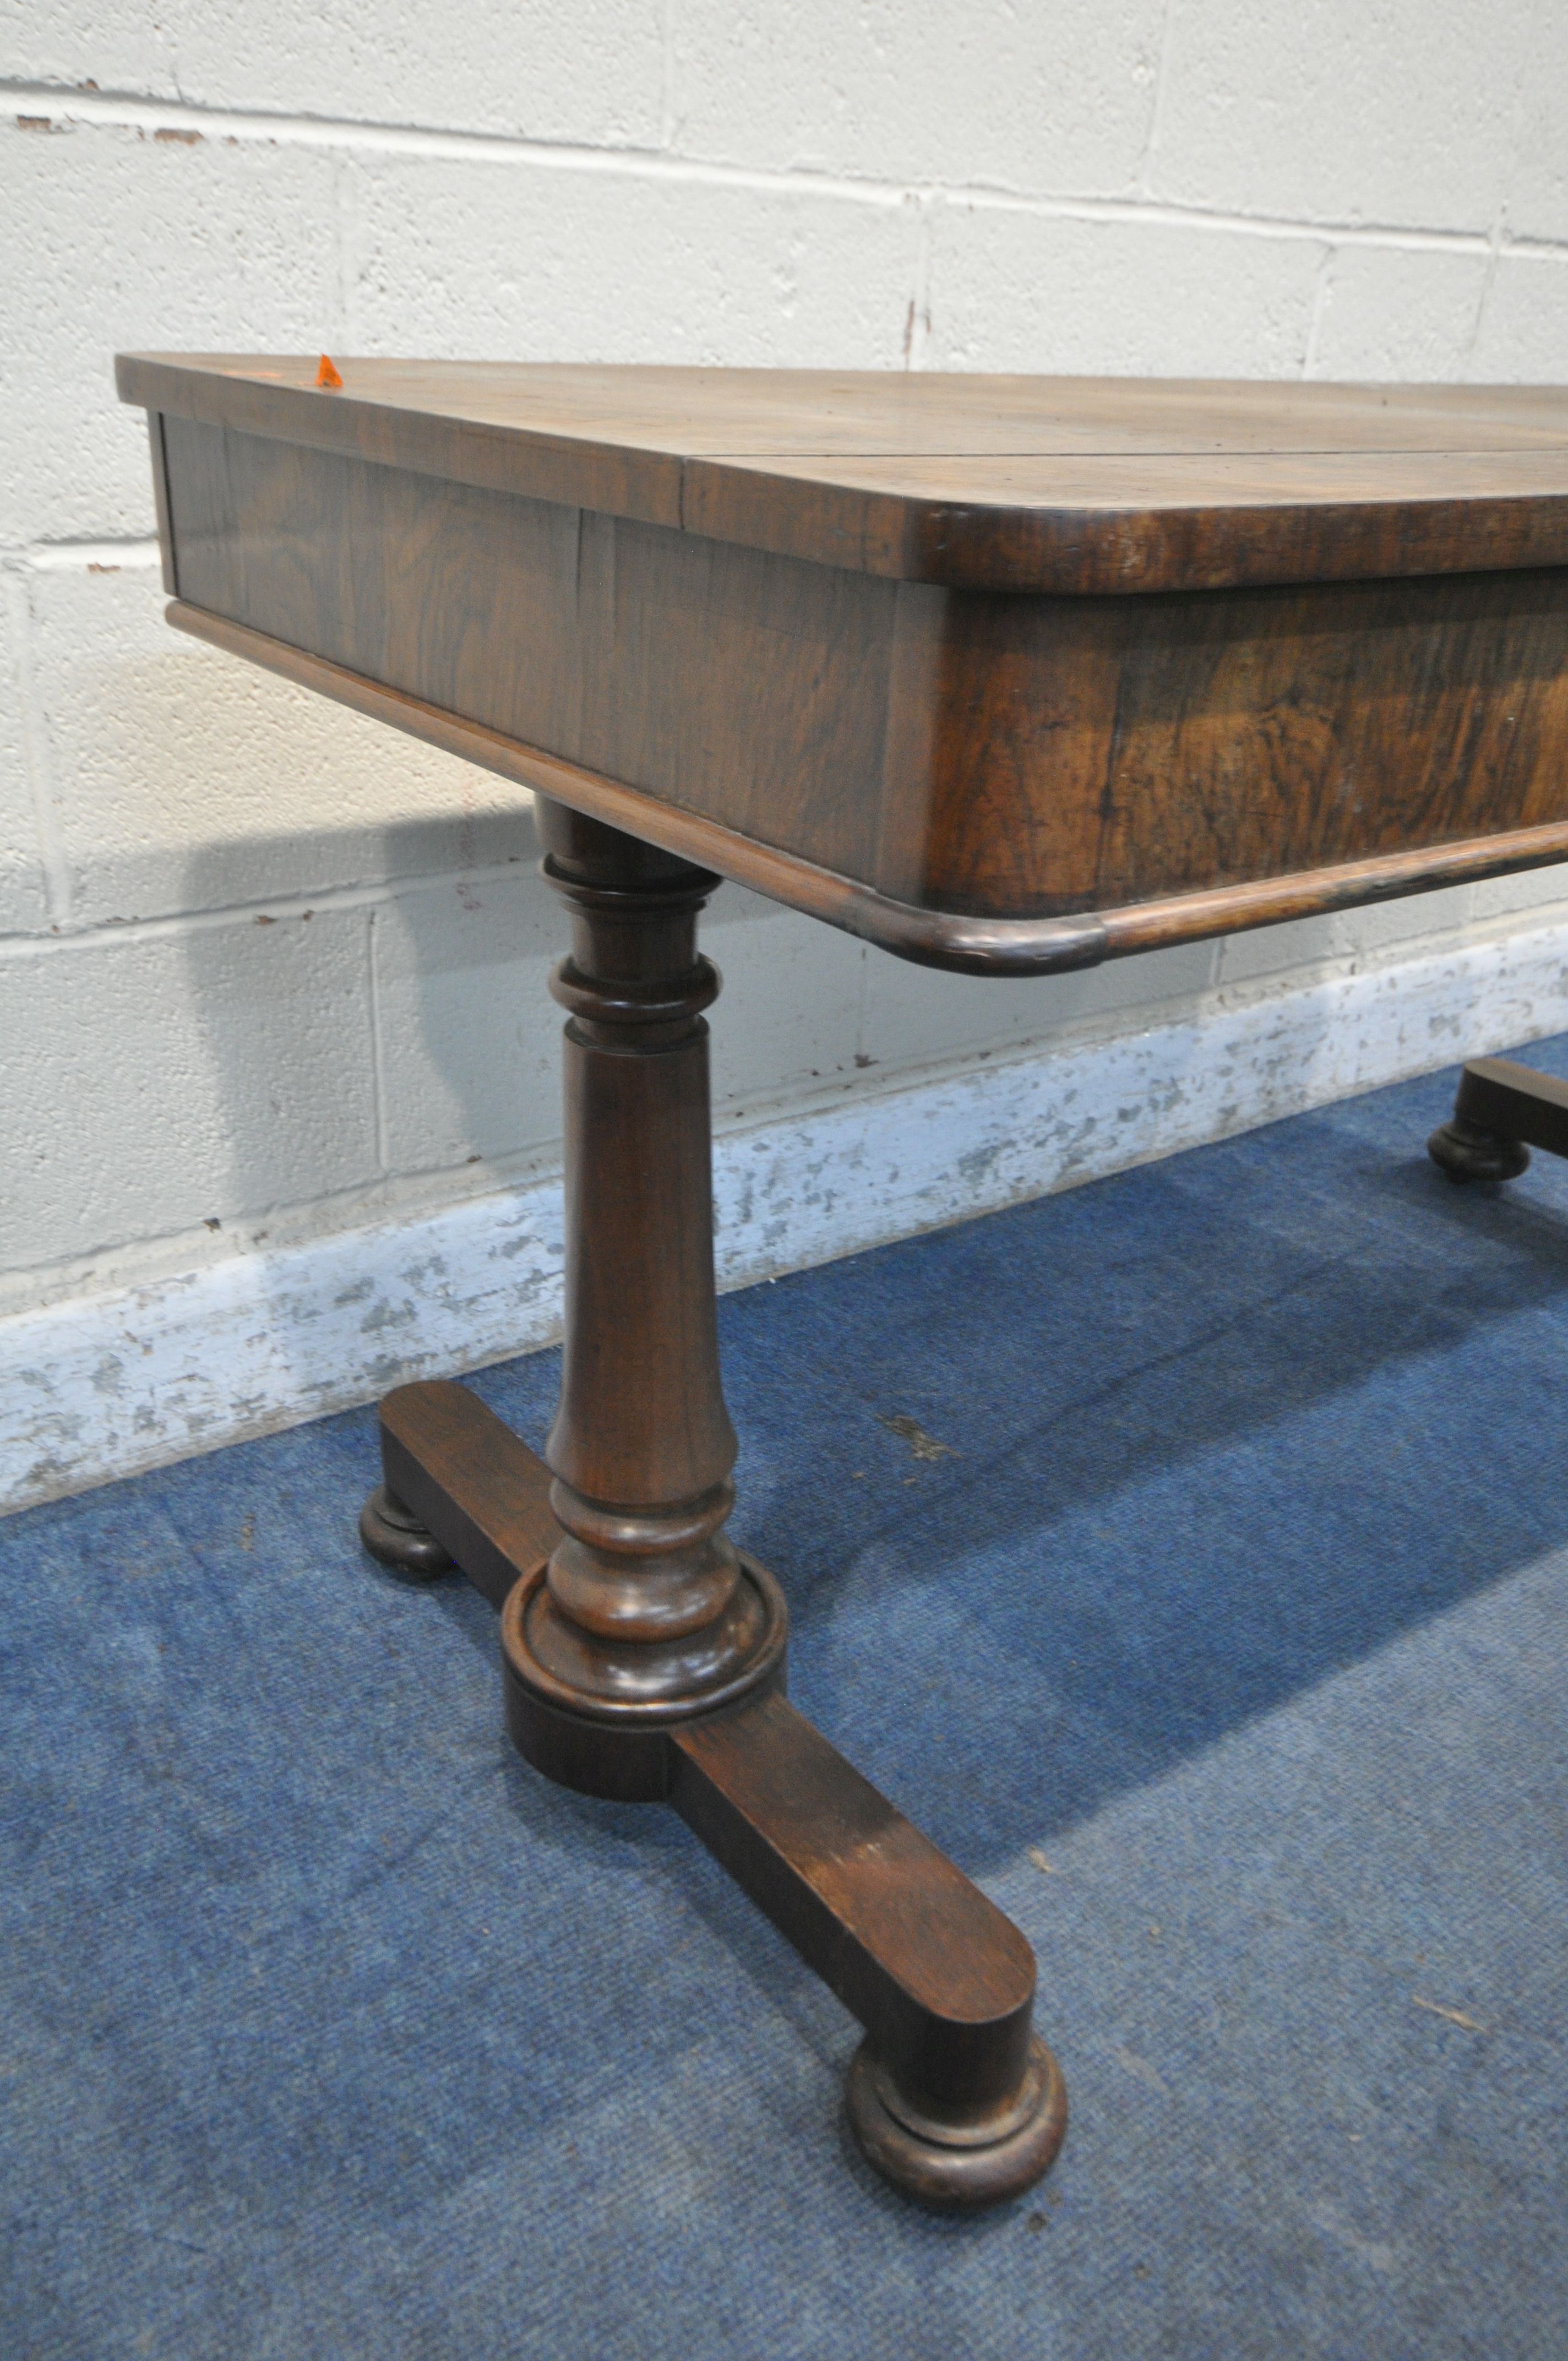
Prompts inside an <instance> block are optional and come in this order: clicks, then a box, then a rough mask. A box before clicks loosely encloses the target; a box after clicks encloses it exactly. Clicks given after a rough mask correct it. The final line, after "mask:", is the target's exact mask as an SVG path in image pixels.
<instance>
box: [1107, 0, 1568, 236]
mask: <svg viewBox="0 0 1568 2361" xmlns="http://www.w3.org/2000/svg"><path fill="white" fill-rule="evenodd" d="M1545 13H1546V12H1544V11H1542V10H1541V8H1539V7H1536V6H1534V5H1530V0H1499V5H1497V6H1495V7H1493V8H1492V9H1490V10H1489V11H1488V12H1487V16H1486V29H1485V33H1484V35H1483V34H1481V32H1480V29H1479V26H1478V20H1477V19H1476V17H1475V16H1474V14H1473V13H1472V12H1471V11H1470V10H1468V9H1465V8H1458V7H1453V6H1450V7H1440V8H1434V7H1432V6H1431V0H1381V5H1378V6H1377V7H1376V8H1364V9H1359V10H1357V9H1351V8H1347V7H1346V6H1345V5H1343V0H1248V5H1241V4H1240V0H1172V5H1171V14H1170V24H1169V30H1168V37H1167V46H1166V63H1165V71H1164V74H1163V76H1162V80H1161V87H1160V96H1159V111H1158V119H1157V130H1156V134H1155V140H1154V147H1153V152H1152V158H1151V163H1150V170H1149V190H1150V193H1151V194H1152V195H1154V196H1157V197H1164V198H1170V199H1176V200H1179V201H1182V202H1186V203H1197V204H1203V205H1210V206H1215V207H1220V208H1223V209H1225V210H1227V211H1234V212H1237V213H1248V214H1266V215H1268V216H1271V217H1272V218H1274V219H1277V220H1279V219H1284V220H1291V221H1306V222H1314V221H1315V222H1341V223H1346V224H1353V223H1362V222H1365V223H1368V224H1373V225H1376V224H1386V225H1390V226H1393V225H1398V226H1400V227H1408V228H1416V229H1449V230H1476V231H1483V232H1484V231H1487V230H1489V229H1490V228H1491V227H1492V226H1493V225H1494V223H1495V222H1496V221H1497V216H1498V208H1499V203H1500V200H1501V196H1502V192H1503V190H1504V188H1505V186H1506V185H1507V181H1508V175H1509V172H1510V170H1511V168H1512V161H1513V153H1514V147H1515V142H1516V138H1517V131H1518V122H1519V104H1520V100H1521V97H1522V94H1523V93H1524V92H1525V91H1526V90H1527V89H1528V87H1529V86H1530V82H1531V80H1532V78H1533V76H1534V74H1535V73H1536V72H1537V71H1539V63H1538V60H1539V47H1540V41H1539V31H1540V27H1541V21H1542V17H1543V16H1544V14H1545ZM1557 119H1558V124H1559V129H1558V137H1559V140H1561V137H1562V131H1561V115H1559V116H1558V118H1557Z"/></svg>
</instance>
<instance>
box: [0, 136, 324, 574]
mask: <svg viewBox="0 0 1568 2361" xmlns="http://www.w3.org/2000/svg"><path fill="white" fill-rule="evenodd" d="M335 169H336V167H335V165H334V159H332V158H331V157H330V156H327V155H323V154H322V153H320V152H318V151H316V150H313V149H310V148H291V147H284V146H279V147H273V146H270V145H263V144H261V143H260V142H248V141H246V142H237V143H236V142H233V141H229V140H225V139H219V138H206V137H197V135H195V134H194V133H192V134H191V135H190V136H189V137H187V135H185V134H183V133H182V134H181V136H180V137H177V138H176V137H170V136H166V135H164V134H163V133H157V132H148V133H146V134H144V133H142V132H139V131H136V130H124V129H117V128H114V127H110V126H96V125H82V126H77V127H75V128H70V127H64V128H62V127H60V126H56V127H55V128H53V129H45V130H35V131H26V130H21V129H18V128H17V126H16V119H15V117H10V118H7V119H6V121H5V123H4V124H3V125H0V215H3V217H4V219H5V237H4V239H0V317H4V318H5V320H6V321H7V322H8V323H9V324H10V328H9V330H8V333H7V334H6V335H5V336H4V337H3V338H0V402H3V404H4V407H5V416H6V418H7V420H8V421H9V423H10V426H11V432H12V438H13V447H12V458H11V464H10V465H9V466H8V467H6V468H5V471H4V474H3V476H0V540H3V541H7V542H10V543H12V544H16V543H26V542H32V541H38V540H50V541H69V540H71V539H86V540H95V539H99V538H101V537H103V536H104V535H111V534H116V535H117V534H140V533H150V532H151V531H152V530H153V511H152V481H151V475H150V472H149V468H148V453H147V432H146V428H145V425H144V423H143V421H142V417H141V414H140V412H137V411H134V410H128V409H126V408H125V407H123V406H122V405H121V404H120V403H119V402H118V401H116V400H115V384H114V356H115V352H116V351H118V350H122V349H126V348H131V349H148V348H151V349H158V348H159V347H163V348H170V349H174V350H180V349H184V350H187V351H194V352H223V351H232V352H264V351H272V350H281V351H285V352H289V351H293V352H298V351H302V350H303V351H315V350H318V349H319V348H320V347H322V346H327V347H329V348H331V347H334V346H341V344H342V313H341V310H340V308H339V303H338V234H337V214H336V204H335V197H334V171H335ZM17 324H23V327H24V333H21V334H17V333H16V326H17Z"/></svg>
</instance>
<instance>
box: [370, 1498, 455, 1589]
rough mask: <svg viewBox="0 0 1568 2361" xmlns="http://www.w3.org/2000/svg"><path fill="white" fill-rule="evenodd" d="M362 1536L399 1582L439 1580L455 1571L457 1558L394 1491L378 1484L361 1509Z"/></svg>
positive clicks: (380, 1562)
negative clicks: (449, 1552) (453, 1556)
mask: <svg viewBox="0 0 1568 2361" xmlns="http://www.w3.org/2000/svg"><path fill="white" fill-rule="evenodd" d="M359 1538H360V1540H361V1541H362V1542H363V1543H364V1544H365V1546H366V1548H367V1550H368V1551H369V1553H370V1554H371V1556H372V1557H373V1558H374V1559H375V1560H376V1562H377V1564H378V1565H384V1566H385V1567H386V1569H387V1572H388V1573H389V1574H395V1575H396V1576H397V1577H398V1580H399V1581H400V1582H437V1581H439V1580H440V1578H441V1576H443V1575H444V1574H455V1572H456V1570H457V1569H456V1565H455V1560H454V1559H453V1558H452V1557H451V1556H449V1554H447V1552H446V1551H445V1550H444V1549H443V1547H442V1545H441V1543H439V1542H438V1541H437V1540H436V1538H435V1535H434V1534H433V1532H431V1531H430V1529H429V1527H428V1526H426V1525H422V1524H421V1523H420V1521H419V1519H418V1518H417V1517H416V1516H415V1515H414V1512H413V1510H411V1509H410V1508H407V1507H405V1506H404V1504H403V1502H402V1501H401V1500H400V1499H399V1498H398V1496H397V1494H396V1493H395V1492H390V1491H389V1490H388V1488H387V1487H386V1485H385V1484H378V1485H377V1487H376V1489H375V1490H374V1491H373V1492H372V1493H371V1495H370V1498H369V1499H367V1501H366V1503H365V1506H364V1507H363V1508H362V1509H361V1510H360V1511H359Z"/></svg>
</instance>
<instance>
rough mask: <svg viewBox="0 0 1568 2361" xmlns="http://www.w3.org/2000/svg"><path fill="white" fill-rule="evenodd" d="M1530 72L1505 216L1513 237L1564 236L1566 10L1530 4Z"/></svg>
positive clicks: (1567, 221) (1567, 227) (1567, 196)
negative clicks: (1531, 62)
mask: <svg viewBox="0 0 1568 2361" xmlns="http://www.w3.org/2000/svg"><path fill="white" fill-rule="evenodd" d="M1528 13H1529V16H1530V38H1531V47H1532V50H1533V55H1534V66H1533V71H1531V72H1530V73H1529V74H1528V75H1527V76H1526V77H1525V80H1524V86H1523V89H1522V92H1521V93H1520V100H1519V110H1518V113H1517V115H1516V116H1515V121H1514V133H1513V140H1512V154H1511V157H1510V159H1509V166H1510V169H1509V174H1508V183H1507V200H1506V204H1505V215H1504V217H1505V220H1506V223H1507V226H1508V234H1509V236H1512V237H1530V238H1555V239H1556V240H1557V241H1558V243H1559V244H1562V243H1563V241H1564V240H1568V10H1565V9H1563V8H1555V7H1544V8H1530V10H1529V12H1528Z"/></svg>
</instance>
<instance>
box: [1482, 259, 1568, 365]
mask: <svg viewBox="0 0 1568 2361" xmlns="http://www.w3.org/2000/svg"><path fill="white" fill-rule="evenodd" d="M1466 375H1467V376H1468V377H1469V378H1471V379H1474V380H1475V382H1476V383H1477V384H1482V385H1485V384H1488V383H1492V384H1516V385H1561V384H1563V380H1564V378H1565V377H1568V255H1561V254H1551V255H1542V254H1509V253H1508V251H1507V250H1506V249H1505V250H1504V252H1503V253H1501V254H1500V255H1499V256H1498V257H1497V264H1496V267H1495V269H1494V270H1493V273H1492V278H1491V280H1490V282H1489V284H1488V286H1487V289H1486V299H1485V301H1484V302H1483V303H1482V306H1481V324H1480V326H1479V327H1478V328H1477V330H1476V332H1475V350H1474V352H1473V353H1472V354H1471V357H1470V367H1469V368H1468V370H1467V371H1466Z"/></svg>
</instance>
